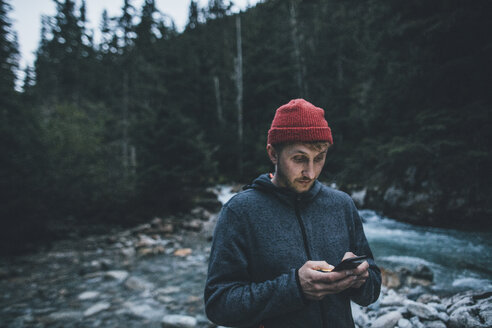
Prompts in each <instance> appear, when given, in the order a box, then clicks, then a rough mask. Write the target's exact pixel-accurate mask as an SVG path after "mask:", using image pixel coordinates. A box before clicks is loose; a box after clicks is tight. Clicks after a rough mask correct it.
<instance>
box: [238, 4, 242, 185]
mask: <svg viewBox="0 0 492 328" xmlns="http://www.w3.org/2000/svg"><path fill="white" fill-rule="evenodd" d="M236 42H237V58H236V88H237V95H236V106H237V136H238V173H239V176H240V177H242V175H243V50H242V39H241V15H240V14H238V15H237V16H236Z"/></svg>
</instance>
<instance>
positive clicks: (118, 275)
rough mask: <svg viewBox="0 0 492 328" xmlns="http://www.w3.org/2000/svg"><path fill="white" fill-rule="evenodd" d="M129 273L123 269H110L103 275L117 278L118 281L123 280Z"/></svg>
mask: <svg viewBox="0 0 492 328" xmlns="http://www.w3.org/2000/svg"><path fill="white" fill-rule="evenodd" d="M128 275H129V273H128V272H127V271H123V270H112V271H107V272H106V273H105V274H104V276H105V277H106V278H110V279H114V280H118V281H119V282H123V281H124V280H125V279H126V278H127V277H128Z"/></svg>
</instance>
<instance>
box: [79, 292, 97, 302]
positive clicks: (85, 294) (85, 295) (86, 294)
mask: <svg viewBox="0 0 492 328" xmlns="http://www.w3.org/2000/svg"><path fill="white" fill-rule="evenodd" d="M99 294H100V293H99V292H96V291H90V292H83V293H81V294H79V296H77V298H78V299H79V300H81V301H86V300H91V299H94V298H96V297H98V296H99Z"/></svg>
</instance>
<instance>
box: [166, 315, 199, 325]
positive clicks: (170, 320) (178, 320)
mask: <svg viewBox="0 0 492 328" xmlns="http://www.w3.org/2000/svg"><path fill="white" fill-rule="evenodd" d="M161 324H162V328H194V327H196V324H197V320H196V319H195V318H194V317H190V316H187V315H179V314H168V315H166V316H164V318H162V322H161Z"/></svg>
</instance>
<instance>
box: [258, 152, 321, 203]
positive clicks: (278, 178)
mask: <svg viewBox="0 0 492 328" xmlns="http://www.w3.org/2000/svg"><path fill="white" fill-rule="evenodd" d="M268 146H270V147H268ZM268 146H267V150H268V154H269V155H270V158H271V159H272V161H273V162H274V164H276V171H275V176H274V177H273V179H272V182H273V183H274V184H275V185H277V186H279V187H283V188H288V189H290V190H292V191H294V192H296V193H303V192H306V191H308V190H309V189H311V187H312V186H313V184H314V182H315V181H316V179H317V178H318V176H319V175H320V174H321V170H322V169H323V165H324V164H325V159H326V152H327V150H328V144H327V143H326V144H325V143H323V144H321V145H320V144H318V147H315V146H314V145H313V144H309V143H294V144H289V145H286V146H284V147H283V148H282V150H281V151H280V153H277V152H276V151H275V149H273V146H271V145H268ZM272 156H273V157H272Z"/></svg>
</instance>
